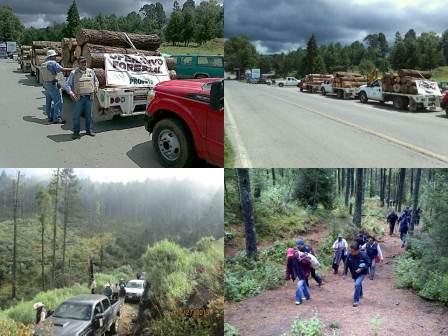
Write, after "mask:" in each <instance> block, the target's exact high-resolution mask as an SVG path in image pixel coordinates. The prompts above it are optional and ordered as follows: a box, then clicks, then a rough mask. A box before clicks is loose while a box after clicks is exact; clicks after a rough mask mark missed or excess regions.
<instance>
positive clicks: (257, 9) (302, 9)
mask: <svg viewBox="0 0 448 336" xmlns="http://www.w3.org/2000/svg"><path fill="white" fill-rule="evenodd" d="M225 4H226V6H225V8H224V13H225V16H224V20H225V22H224V27H225V37H226V38H229V37H231V36H233V35H247V36H249V38H250V39H251V41H253V42H254V44H255V45H256V47H257V49H258V51H260V52H262V53H275V52H281V51H289V50H293V49H297V48H298V47H303V46H305V45H306V42H307V40H308V38H309V37H310V36H311V34H312V33H315V35H316V37H317V39H318V43H319V44H322V43H324V44H325V43H329V42H341V43H343V44H349V43H352V42H353V41H356V40H362V39H363V38H364V37H365V36H366V35H368V34H370V33H378V32H383V33H385V34H386V36H387V37H388V40H389V43H392V42H393V37H394V35H395V32H396V31H400V32H401V33H402V34H403V35H404V34H405V33H406V32H407V31H408V30H409V29H410V28H414V30H415V31H416V32H417V34H420V33H421V32H429V31H435V32H437V33H442V32H443V31H444V30H445V29H448V17H447V8H448V7H447V5H448V2H447V0H393V1H392V0H276V1H273V0H256V1H248V0H225Z"/></svg>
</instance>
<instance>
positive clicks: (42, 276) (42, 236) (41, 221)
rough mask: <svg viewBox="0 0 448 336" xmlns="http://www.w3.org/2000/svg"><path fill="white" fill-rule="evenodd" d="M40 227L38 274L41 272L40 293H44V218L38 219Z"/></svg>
mask: <svg viewBox="0 0 448 336" xmlns="http://www.w3.org/2000/svg"><path fill="white" fill-rule="evenodd" d="M40 225H41V232H40V233H41V236H40V243H41V251H40V253H41V264H40V268H41V270H40V272H41V278H42V291H45V245H44V244H45V217H44V216H42V217H41V218H40Z"/></svg>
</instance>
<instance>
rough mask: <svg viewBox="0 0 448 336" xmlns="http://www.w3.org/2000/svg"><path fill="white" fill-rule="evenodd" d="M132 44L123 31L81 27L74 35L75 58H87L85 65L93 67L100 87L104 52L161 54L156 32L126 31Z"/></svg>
mask: <svg viewBox="0 0 448 336" xmlns="http://www.w3.org/2000/svg"><path fill="white" fill-rule="evenodd" d="M127 35H128V37H129V39H130V40H131V41H132V43H133V44H134V46H135V48H137V49H132V48H131V46H130V44H129V42H128V40H127V39H126V36H125V34H124V33H123V32H114V31H108V30H94V29H81V30H80V31H79V33H78V35H77V36H76V41H77V46H76V48H75V52H74V55H75V58H76V59H78V58H79V57H80V56H83V57H85V58H86V60H87V67H89V68H93V70H94V71H95V74H96V76H97V78H98V81H99V82H100V87H104V86H105V85H106V72H105V64H104V54H105V53H117V54H143V55H146V56H161V54H160V52H159V50H158V49H159V47H160V37H159V36H158V35H157V34H150V35H142V34H131V33H127ZM167 64H168V68H169V69H170V70H171V69H172V68H173V67H174V60H170V61H169V60H167Z"/></svg>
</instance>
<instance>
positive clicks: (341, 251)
mask: <svg viewBox="0 0 448 336" xmlns="http://www.w3.org/2000/svg"><path fill="white" fill-rule="evenodd" d="M332 248H333V251H334V258H333V271H334V274H338V269H339V264H340V262H341V260H342V261H343V262H344V265H345V256H346V255H347V250H348V244H347V241H346V240H345V239H344V238H343V237H342V234H341V233H340V234H338V239H336V241H335V242H334V243H333V246H332Z"/></svg>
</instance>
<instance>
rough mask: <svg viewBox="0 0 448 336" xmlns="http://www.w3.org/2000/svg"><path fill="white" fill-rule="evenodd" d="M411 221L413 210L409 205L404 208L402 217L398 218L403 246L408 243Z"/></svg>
mask: <svg viewBox="0 0 448 336" xmlns="http://www.w3.org/2000/svg"><path fill="white" fill-rule="evenodd" d="M410 222H411V210H410V209H409V207H406V209H404V211H403V213H402V214H401V216H400V218H398V230H399V231H400V240H401V247H402V248H403V247H404V245H405V243H406V235H407V233H408V230H409V224H410Z"/></svg>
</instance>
